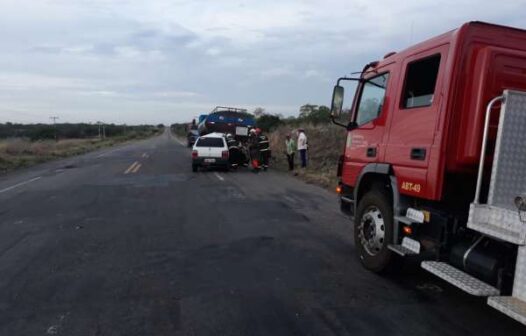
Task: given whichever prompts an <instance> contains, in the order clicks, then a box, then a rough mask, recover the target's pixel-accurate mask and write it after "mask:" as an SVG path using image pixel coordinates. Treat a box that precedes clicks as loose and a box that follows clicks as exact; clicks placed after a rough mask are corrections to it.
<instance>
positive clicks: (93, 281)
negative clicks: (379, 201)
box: [0, 133, 526, 336]
mask: <svg viewBox="0 0 526 336" xmlns="http://www.w3.org/2000/svg"><path fill="white" fill-rule="evenodd" d="M410 269H411V268H410ZM412 269H413V271H405V272H401V273H400V274H398V275H396V276H391V277H380V276H378V275H375V274H372V273H370V272H367V271H365V270H364V269H362V267H361V266H360V264H359V262H358V261H357V259H356V256H355V251H354V247H353V243H352V238H351V226H350V223H349V220H348V219H346V218H345V217H343V215H341V214H340V213H339V210H338V204H337V202H336V197H335V195H334V194H331V193H330V192H328V191H325V190H323V189H320V188H318V187H315V186H312V185H308V184H305V183H303V182H301V181H299V180H298V179H296V178H292V177H290V176H287V175H286V174H283V173H277V172H272V171H269V172H266V173H261V174H258V175H256V174H252V173H250V172H248V171H244V170H241V171H238V172H229V173H225V172H200V173H197V174H196V173H192V172H191V166H190V151H189V149H187V148H185V147H184V146H182V145H181V144H180V143H178V142H177V141H176V140H175V139H174V138H173V137H172V136H170V134H169V133H165V134H163V135H161V136H159V137H156V138H152V139H149V140H146V141H142V142H137V143H134V144H128V145H125V146H121V147H117V148H112V149H106V150H103V151H98V152H93V153H90V154H87V155H83V156H79V157H75V158H71V159H66V160H61V161H55V162H51V163H47V164H43V165H40V166H37V167H34V168H31V169H28V170H24V171H21V172H17V173H14V174H10V175H7V176H3V177H1V178H0V335H68V336H69V335H71V336H76V335H127V336H128V335H329V334H337V335H441V336H444V335H496V334H499V335H524V334H525V333H526V328H524V327H523V326H522V325H520V324H518V323H517V322H515V321H513V320H511V319H509V318H507V317H505V316H503V315H501V314H500V313H498V312H496V311H495V310H493V309H492V308H490V307H488V306H487V305H486V304H485V301H484V300H483V299H477V298H473V297H470V296H468V295H466V294H464V293H462V292H460V291H459V290H457V289H455V288H452V287H450V286H449V285H447V284H445V283H443V282H441V281H440V280H438V279H436V278H434V277H433V276H431V275H428V274H426V273H425V271H422V270H419V269H418V268H412Z"/></svg>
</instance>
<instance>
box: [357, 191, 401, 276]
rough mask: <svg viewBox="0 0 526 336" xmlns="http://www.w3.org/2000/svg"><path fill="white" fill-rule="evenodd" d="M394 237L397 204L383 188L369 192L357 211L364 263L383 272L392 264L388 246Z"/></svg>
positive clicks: (360, 248)
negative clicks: (395, 205)
mask: <svg viewBox="0 0 526 336" xmlns="http://www.w3.org/2000/svg"><path fill="white" fill-rule="evenodd" d="M392 240H393V207H392V205H391V202H390V200H389V197H388V196H387V195H386V194H385V193H384V192H381V191H380V190H375V189H373V190H371V191H369V192H367V193H366V194H365V195H364V196H363V197H362V199H361V200H360V202H359V203H358V209H357V210H356V217H355V224H354V243H355V246H356V249H357V252H358V256H359V258H360V261H361V263H362V265H363V266H364V267H365V268H367V269H368V270H370V271H373V272H377V273H381V272H383V271H386V270H387V269H388V268H389V266H390V265H391V263H392V253H391V251H390V250H389V249H388V248H387V245H388V244H389V243H390V242H392Z"/></svg>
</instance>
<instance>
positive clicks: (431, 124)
mask: <svg viewBox="0 0 526 336" xmlns="http://www.w3.org/2000/svg"><path fill="white" fill-rule="evenodd" d="M447 50H448V45H442V46H439V47H436V48H433V49H430V50H427V51H425V52H421V53H417V54H414V55H411V56H409V57H407V58H406V59H405V60H404V61H403V63H402V64H401V76H400V79H399V80H400V82H399V83H398V87H400V88H401V90H400V91H399V92H397V93H396V101H395V103H394V108H393V111H392V113H391V118H390V121H389V135H388V140H387V148H386V155H385V161H386V162H389V163H390V164H391V165H392V167H393V170H394V173H395V175H396V177H397V180H398V186H399V188H400V191H401V192H402V193H405V194H410V195H413V196H418V197H423V198H429V197H430V195H432V194H433V190H431V189H432V188H430V186H429V185H428V184H427V180H426V179H427V173H428V169H429V167H430V164H429V163H430V157H431V156H432V154H435V155H436V153H435V152H436V149H437V148H438V147H436V148H435V146H433V144H434V138H435V133H436V126H437V122H438V119H439V109H440V105H441V103H442V101H441V100H442V99H441V98H442V81H443V77H444V76H443V74H444V72H445V71H444V68H445V66H444V65H445V62H446V57H447ZM437 146H438V145H437Z"/></svg>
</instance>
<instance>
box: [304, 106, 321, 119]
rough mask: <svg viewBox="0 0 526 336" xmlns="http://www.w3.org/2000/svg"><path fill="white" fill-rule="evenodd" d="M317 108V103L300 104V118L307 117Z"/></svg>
mask: <svg viewBox="0 0 526 336" xmlns="http://www.w3.org/2000/svg"><path fill="white" fill-rule="evenodd" d="M317 109H318V105H313V104H305V105H302V106H300V115H299V117H300V118H308V117H309V116H310V115H311V113H312V112H314V111H315V110H317Z"/></svg>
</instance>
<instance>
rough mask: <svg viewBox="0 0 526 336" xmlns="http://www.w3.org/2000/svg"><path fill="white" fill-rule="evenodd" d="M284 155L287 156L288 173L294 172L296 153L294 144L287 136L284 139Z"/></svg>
mask: <svg viewBox="0 0 526 336" xmlns="http://www.w3.org/2000/svg"><path fill="white" fill-rule="evenodd" d="M285 148H286V151H285V154H287V161H288V163H289V171H293V170H294V154H295V153H296V143H295V142H294V140H293V139H292V138H291V137H290V135H289V134H287V136H286V137H285Z"/></svg>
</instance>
